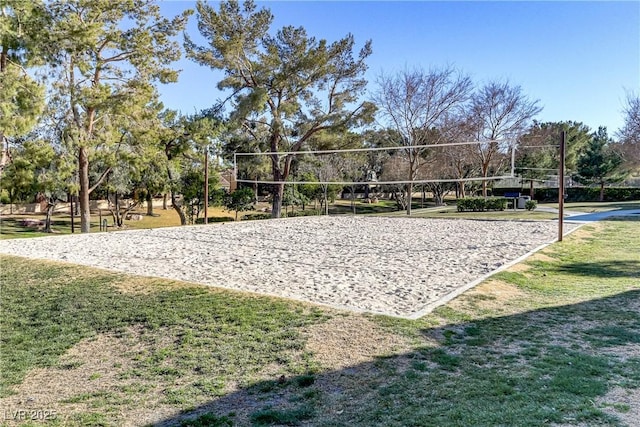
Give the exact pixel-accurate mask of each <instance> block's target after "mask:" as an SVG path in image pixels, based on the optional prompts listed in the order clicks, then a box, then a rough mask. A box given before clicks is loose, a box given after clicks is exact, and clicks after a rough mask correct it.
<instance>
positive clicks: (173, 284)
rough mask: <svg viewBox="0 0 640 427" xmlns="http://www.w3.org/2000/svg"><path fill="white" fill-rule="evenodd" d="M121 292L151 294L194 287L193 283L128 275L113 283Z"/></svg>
mask: <svg viewBox="0 0 640 427" xmlns="http://www.w3.org/2000/svg"><path fill="white" fill-rule="evenodd" d="M112 286H113V287H115V288H116V289H117V290H118V291H119V292H121V293H123V294H132V295H151V294H153V293H155V292H158V291H164V290H176V289H184V288H193V287H195V286H198V285H194V284H193V283H186V282H178V281H168V280H156V279H152V278H148V277H140V276H133V275H127V276H123V277H122V280H120V281H118V282H115V283H113V284H112Z"/></svg>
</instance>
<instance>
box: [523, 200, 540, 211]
mask: <svg viewBox="0 0 640 427" xmlns="http://www.w3.org/2000/svg"><path fill="white" fill-rule="evenodd" d="M537 207H538V202H536V201H535V200H527V202H526V203H525V204H524V208H525V209H526V210H528V211H532V210H534V209H535V208H537Z"/></svg>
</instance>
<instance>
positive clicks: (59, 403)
mask: <svg viewBox="0 0 640 427" xmlns="http://www.w3.org/2000/svg"><path fill="white" fill-rule="evenodd" d="M142 334H143V330H142V328H141V327H131V328H128V329H127V330H126V331H125V332H124V333H122V334H117V335H116V334H114V333H105V334H99V335H97V336H94V337H92V338H89V339H85V340H83V341H81V342H79V343H78V344H77V345H75V346H74V347H72V348H71V349H69V350H68V351H67V352H66V353H65V354H64V355H62V356H61V357H60V360H59V363H58V364H57V365H56V366H53V367H49V368H35V369H32V370H31V371H30V372H29V373H28V374H27V376H26V377H25V379H24V381H23V382H22V383H21V384H19V385H17V386H15V387H14V391H15V392H16V394H14V395H11V396H8V397H5V398H3V399H0V407H2V408H6V410H7V411H11V410H17V409H21V410H22V409H27V410H31V409H32V410H36V409H46V410H49V411H55V413H56V416H57V417H56V419H57V420H58V421H61V422H62V424H66V423H67V422H68V421H69V420H70V419H72V418H73V417H74V416H75V415H77V414H83V413H90V412H91V411H92V410H93V409H95V408H96V407H99V406H103V405H109V406H111V407H110V408H109V411H110V412H112V414H111V415H112V416H113V420H112V421H115V419H118V425H122V426H128V425H130V426H133V425H140V424H141V423H143V424H144V423H148V422H153V421H157V420H160V419H162V418H164V417H165V416H168V415H172V414H174V413H176V412H177V410H176V409H175V408H171V407H170V406H168V405H161V404H160V400H161V399H162V394H161V393H162V388H163V384H158V383H157V382H156V383H151V382H147V381H141V380H139V379H124V378H123V373H125V372H126V371H127V370H129V369H132V368H133V366H134V357H133V356H134V355H135V354H139V353H143V352H145V351H146V350H147V348H146V346H147V345H146V344H145V343H144V340H142V339H141V338H140V337H141V335H142ZM132 390H133V391H136V392H130V391H132ZM7 421H11V420H7ZM8 425H17V423H11V422H9V423H8Z"/></svg>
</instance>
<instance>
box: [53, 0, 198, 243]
mask: <svg viewBox="0 0 640 427" xmlns="http://www.w3.org/2000/svg"><path fill="white" fill-rule="evenodd" d="M47 8H48V10H49V12H50V15H51V19H52V25H51V28H47V34H48V40H47V43H46V48H47V49H46V54H47V58H48V62H49V63H50V64H53V65H54V71H56V72H57V73H56V74H55V77H56V82H55V83H54V84H53V90H54V97H53V99H52V101H53V102H55V103H56V104H57V105H60V106H64V109H63V110H62V114H63V117H62V118H61V122H62V124H63V126H64V129H65V131H64V139H65V141H66V143H68V144H69V145H70V146H71V147H73V150H74V152H75V155H76V158H77V161H78V174H79V179H78V181H79V205H80V218H81V231H82V232H88V231H89V222H90V212H89V194H90V193H91V192H92V191H93V190H94V189H95V188H96V187H97V186H98V185H100V183H101V182H102V181H103V180H104V179H105V178H106V177H107V176H108V175H109V173H111V171H112V168H113V167H114V166H115V164H116V162H117V155H118V153H119V152H121V151H120V149H121V147H122V145H123V143H125V142H126V141H127V139H128V138H127V135H129V134H130V133H131V132H132V131H134V130H135V129H136V128H141V127H145V126H148V123H149V121H150V120H152V119H153V117H151V115H152V112H153V110H152V109H149V108H147V107H148V106H149V105H150V104H152V103H153V102H154V101H155V99H156V89H155V87H154V86H153V84H154V83H155V82H160V83H168V82H172V81H175V80H176V79H177V72H176V71H175V70H173V69H171V68H170V64H171V63H172V62H173V61H176V60H177V59H179V57H180V49H179V45H178V44H177V43H175V42H174V41H172V37H174V36H176V35H177V34H178V33H179V32H180V31H181V30H183V29H184V27H185V24H186V20H187V17H188V15H189V14H190V11H186V12H184V13H183V14H182V15H180V16H178V17H176V18H174V19H165V18H162V17H161V16H160V9H159V6H158V4H157V2H156V1H154V0H53V1H51V2H48V3H47ZM96 159H101V163H100V164H101V165H102V166H103V167H102V168H101V170H97V171H94V172H95V173H96V178H95V179H94V180H91V182H90V163H92V162H95V160H96ZM96 165H97V164H96Z"/></svg>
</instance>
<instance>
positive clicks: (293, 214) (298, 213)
mask: <svg viewBox="0 0 640 427" xmlns="http://www.w3.org/2000/svg"><path fill="white" fill-rule="evenodd" d="M316 215H320V211H319V210H317V209H315V210H310V211H294V212H289V213H287V214H286V215H284V213H283V215H282V216H283V217H284V216H286V217H287V218H293V217H296V216H316Z"/></svg>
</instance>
